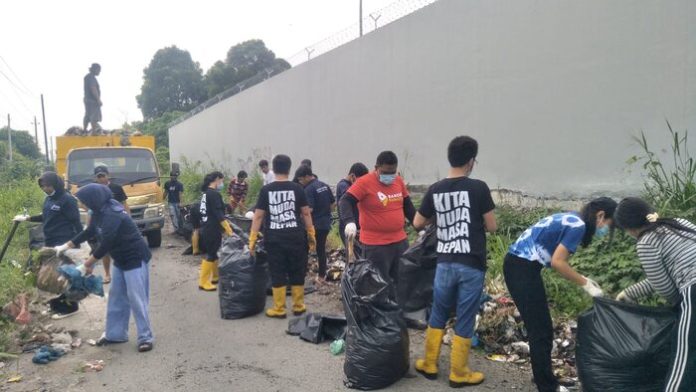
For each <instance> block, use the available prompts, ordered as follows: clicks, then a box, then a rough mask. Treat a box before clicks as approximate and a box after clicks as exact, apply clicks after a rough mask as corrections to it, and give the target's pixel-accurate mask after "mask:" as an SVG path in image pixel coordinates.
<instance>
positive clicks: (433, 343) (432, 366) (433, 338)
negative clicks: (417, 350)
mask: <svg viewBox="0 0 696 392" xmlns="http://www.w3.org/2000/svg"><path fill="white" fill-rule="evenodd" d="M444 335H445V330H444V329H438V328H432V327H428V329H427V330H426V331H425V358H423V359H418V360H416V371H418V373H420V374H422V375H423V376H424V377H425V378H427V379H428V380H435V379H436V378H437V360H438V359H439V357H440V347H441V346H440V344H441V343H442V337H443V336H444Z"/></svg>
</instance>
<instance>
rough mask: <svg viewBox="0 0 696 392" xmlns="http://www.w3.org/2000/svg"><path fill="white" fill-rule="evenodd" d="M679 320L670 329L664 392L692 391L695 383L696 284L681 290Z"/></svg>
mask: <svg viewBox="0 0 696 392" xmlns="http://www.w3.org/2000/svg"><path fill="white" fill-rule="evenodd" d="M680 296H681V304H680V312H679V321H678V322H677V325H676V326H675V327H674V331H672V361H671V363H670V366H669V371H668V372H667V381H666V384H665V392H682V391H683V392H686V391H693V390H694V386H695V385H696V317H692V315H693V314H694V302H696V284H694V285H691V286H688V287H686V288H684V289H682V290H681V292H680Z"/></svg>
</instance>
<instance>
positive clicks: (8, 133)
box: [7, 113, 12, 162]
mask: <svg viewBox="0 0 696 392" xmlns="http://www.w3.org/2000/svg"><path fill="white" fill-rule="evenodd" d="M7 143H8V145H9V146H10V162H12V127H11V126H10V113H7Z"/></svg>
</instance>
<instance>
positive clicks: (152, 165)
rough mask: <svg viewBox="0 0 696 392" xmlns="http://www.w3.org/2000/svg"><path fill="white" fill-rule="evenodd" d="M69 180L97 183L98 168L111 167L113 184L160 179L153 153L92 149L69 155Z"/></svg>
mask: <svg viewBox="0 0 696 392" xmlns="http://www.w3.org/2000/svg"><path fill="white" fill-rule="evenodd" d="M67 161H68V181H70V182H71V183H73V184H77V185H78V186H82V185H85V184H88V183H90V182H93V181H94V168H95V167H97V166H102V165H103V166H106V167H107V168H109V177H110V178H111V181H113V182H114V183H116V184H119V185H125V184H129V183H137V182H152V181H156V180H158V172H157V162H155V157H154V155H153V154H152V152H151V151H150V150H146V149H138V148H115V147H112V148H90V149H87V150H75V151H72V152H70V154H68V159H67Z"/></svg>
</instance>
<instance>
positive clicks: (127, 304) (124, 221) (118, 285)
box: [56, 184, 154, 352]
mask: <svg viewBox="0 0 696 392" xmlns="http://www.w3.org/2000/svg"><path fill="white" fill-rule="evenodd" d="M75 196H76V197H77V199H78V200H79V201H80V202H81V203H82V204H83V205H84V206H86V207H87V208H88V209H89V210H90V211H92V219H91V220H90V223H89V226H88V227H87V228H86V229H85V230H83V231H82V232H80V233H79V234H77V235H76V236H75V237H74V238H73V239H72V240H70V241H68V242H67V243H65V244H63V245H60V246H57V247H56V253H57V254H58V255H60V254H62V253H63V252H65V251H66V250H67V249H71V248H75V247H76V246H79V245H80V244H81V243H82V242H84V241H86V240H87V239H88V238H92V237H94V236H96V237H97V239H98V240H99V247H98V248H97V249H95V250H94V252H93V253H92V255H91V256H90V257H89V258H88V259H87V261H85V263H84V270H85V274H86V275H90V274H92V269H93V268H94V264H96V263H97V261H98V260H99V259H101V258H102V257H104V255H105V254H107V253H111V256H112V257H113V258H114V265H113V274H112V279H113V280H112V282H111V289H110V290H109V299H108V303H107V306H106V330H105V332H104V334H103V335H102V337H101V338H99V340H98V341H97V345H98V346H103V345H107V344H113V343H123V342H127V341H128V320H129V318H130V314H131V312H132V313H133V317H134V318H135V325H136V327H137V330H138V351H140V352H145V351H150V350H152V347H153V342H154V337H153V334H152V329H151V327H150V317H149V304H150V274H149V271H148V267H149V263H150V258H151V257H152V255H151V254H150V250H149V249H148V247H147V243H146V242H145V239H144V238H143V236H142V235H141V234H140V230H138V227H137V226H136V225H135V223H134V222H133V220H132V219H131V217H130V216H129V215H128V214H127V213H126V212H125V209H124V208H123V205H122V204H121V203H119V202H117V201H116V200H114V199H113V198H112V193H111V190H110V189H109V188H108V187H106V186H105V185H101V184H88V185H85V186H84V187H82V188H80V190H78V191H77V193H76V194H75Z"/></svg>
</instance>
